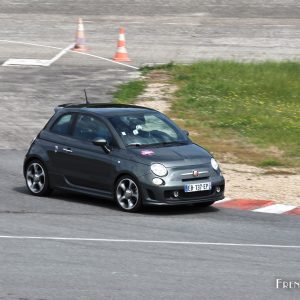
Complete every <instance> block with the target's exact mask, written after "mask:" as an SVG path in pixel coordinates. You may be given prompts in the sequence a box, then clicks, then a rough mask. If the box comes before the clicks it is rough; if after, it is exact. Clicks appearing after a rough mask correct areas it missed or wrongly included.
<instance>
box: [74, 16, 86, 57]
mask: <svg viewBox="0 0 300 300" xmlns="http://www.w3.org/2000/svg"><path fill="white" fill-rule="evenodd" d="M72 50H73V51H79V52H86V51H87V50H88V48H87V47H86V45H85V37H84V27H83V22H82V18H79V19H78V28H77V32H76V43H75V45H74V47H73V48H72Z"/></svg>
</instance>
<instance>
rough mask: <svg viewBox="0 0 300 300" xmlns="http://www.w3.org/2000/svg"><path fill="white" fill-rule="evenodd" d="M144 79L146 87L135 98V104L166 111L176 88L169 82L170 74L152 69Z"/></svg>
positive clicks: (168, 109)
mask: <svg viewBox="0 0 300 300" xmlns="http://www.w3.org/2000/svg"><path fill="white" fill-rule="evenodd" d="M144 79H146V82H147V87H146V89H145V91H144V93H143V94H142V95H140V96H139V97H138V98H137V101H136V104H137V105H141V106H145V107H149V108H153V109H156V110H159V111H160V112H162V113H168V112H169V111H170V109H171V101H172V99H173V98H174V93H175V92H176V91H177V90H178V88H177V86H176V85H175V84H172V83H170V76H169V75H168V74H167V73H166V72H164V71H152V72H150V73H149V74H147V75H146V76H145V77H144Z"/></svg>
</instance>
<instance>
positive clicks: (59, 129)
mask: <svg viewBox="0 0 300 300" xmlns="http://www.w3.org/2000/svg"><path fill="white" fill-rule="evenodd" d="M71 122H72V114H66V115H63V116H61V117H60V118H59V119H58V120H57V121H56V122H55V123H54V125H53V126H52V127H51V131H52V132H54V133H57V134H62V135H67V134H68V133H69V129H70V125H71Z"/></svg>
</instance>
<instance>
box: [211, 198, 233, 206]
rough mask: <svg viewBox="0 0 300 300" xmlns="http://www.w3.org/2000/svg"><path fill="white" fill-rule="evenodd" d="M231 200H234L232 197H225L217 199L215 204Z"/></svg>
mask: <svg viewBox="0 0 300 300" xmlns="http://www.w3.org/2000/svg"><path fill="white" fill-rule="evenodd" d="M230 200H232V199H231V198H227V197H225V198H224V199H223V200H218V201H216V202H215V204H218V203H222V202H227V201H230Z"/></svg>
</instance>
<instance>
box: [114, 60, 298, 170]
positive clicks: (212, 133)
mask: <svg viewBox="0 0 300 300" xmlns="http://www.w3.org/2000/svg"><path fill="white" fill-rule="evenodd" d="M159 68H160V69H164V67H162V66H160V67H159ZM151 69H153V68H145V69H144V70H143V71H144V72H151ZM165 71H166V72H168V73H169V74H170V75H171V76H172V78H173V79H172V81H173V82H175V83H176V84H177V85H178V86H179V91H178V92H177V94H176V98H175V100H174V101H173V102H172V111H171V112H170V116H171V117H173V118H176V119H177V120H178V123H179V124H180V125H181V126H182V127H185V128H186V129H188V130H190V131H191V133H192V137H193V139H194V140H196V141H197V142H199V143H200V144H201V145H204V146H205V147H207V148H208V149H210V150H212V151H213V152H216V153H218V152H219V153H223V154H224V153H227V154H229V156H228V157H230V155H232V156H234V157H237V158H240V161H244V162H247V163H255V164H257V165H262V166H278V165H290V166H297V167H299V166H300V156H299V153H300V63H299V62H278V63H277V62H264V63H237V62H230V61H208V62H198V63H195V64H192V65H176V64H175V65H174V64H168V65H166V67H165ZM121 91H122V88H121V90H120V91H119V92H121Z"/></svg>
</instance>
